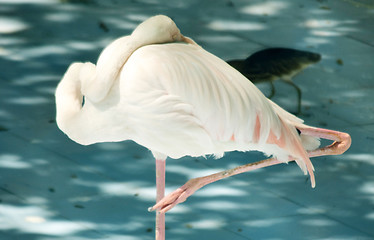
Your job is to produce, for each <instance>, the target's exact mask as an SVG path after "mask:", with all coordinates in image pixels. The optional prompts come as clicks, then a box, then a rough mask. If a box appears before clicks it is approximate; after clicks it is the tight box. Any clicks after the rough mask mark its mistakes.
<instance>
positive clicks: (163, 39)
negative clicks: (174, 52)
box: [131, 15, 184, 44]
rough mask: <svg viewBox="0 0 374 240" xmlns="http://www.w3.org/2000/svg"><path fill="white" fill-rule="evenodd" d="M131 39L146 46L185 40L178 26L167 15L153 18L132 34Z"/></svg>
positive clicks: (140, 25)
mask: <svg viewBox="0 0 374 240" xmlns="http://www.w3.org/2000/svg"><path fill="white" fill-rule="evenodd" d="M131 38H133V39H134V40H136V41H141V42H143V43H145V44H154V43H167V42H179V41H182V40H183V38H184V37H183V35H182V34H181V33H180V30H179V29H178V27H177V25H176V24H175V23H174V21H173V20H171V18H169V17H167V16H165V15H157V16H154V17H151V18H149V19H147V20H145V21H144V22H142V23H141V24H139V26H138V27H137V28H136V29H135V30H134V31H133V32H132V34H131Z"/></svg>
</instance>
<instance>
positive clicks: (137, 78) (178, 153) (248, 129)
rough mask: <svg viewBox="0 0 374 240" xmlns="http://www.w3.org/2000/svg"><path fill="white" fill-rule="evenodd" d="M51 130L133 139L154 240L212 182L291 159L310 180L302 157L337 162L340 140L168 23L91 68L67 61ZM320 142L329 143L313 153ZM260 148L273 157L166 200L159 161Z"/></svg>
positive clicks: (76, 137)
mask: <svg viewBox="0 0 374 240" xmlns="http://www.w3.org/2000/svg"><path fill="white" fill-rule="evenodd" d="M55 98H56V122H57V125H58V127H59V128H60V129H61V130H62V131H63V132H64V133H65V134H67V136H68V137H69V138H70V139H72V140H73V141H75V142H77V143H79V144H82V145H88V144H94V143H98V142H118V141H124V140H133V141H135V142H137V143H138V144H140V145H143V146H145V147H146V148H148V149H150V151H151V152H152V154H153V156H154V157H155V159H156V189H157V190H156V191H157V196H156V204H155V205H154V206H153V207H151V208H150V209H149V210H150V211H156V239H157V240H163V239H165V212H167V211H169V210H170V209H172V208H173V207H174V206H175V205H177V204H178V203H181V202H184V201H185V200H186V199H187V198H188V197H189V196H191V195H192V194H193V193H194V192H195V191H196V190H198V189H199V188H201V187H203V186H204V185H207V184H209V183H212V182H215V181H218V180H220V179H223V178H226V177H229V176H232V175H235V174H239V173H242V172H246V171H250V170H253V169H257V168H262V167H266V166H271V165H275V164H279V163H286V162H289V161H296V163H297V164H298V165H299V167H300V168H301V169H302V171H303V172H304V173H305V174H307V173H309V175H310V179H311V184H312V187H314V186H315V179H314V173H313V171H314V168H313V165H312V163H311V161H310V159H309V158H310V157H314V156H321V155H330V154H341V153H343V152H344V151H346V150H347V149H348V148H349V146H350V143H351V139H350V136H349V135H348V134H347V133H342V132H337V131H332V130H326V129H321V128H315V127H311V126H308V125H305V124H303V121H302V120H301V119H299V118H297V117H296V116H294V115H292V114H290V113H288V112H286V111H285V110H283V109H282V108H281V107H279V106H278V105H277V104H275V103H274V102H272V101H271V100H269V99H267V98H266V97H265V96H264V95H263V94H262V93H261V92H260V91H259V90H258V89H257V88H256V87H255V86H254V85H253V84H252V83H251V82H250V81H248V80H247V79H246V78H245V77H244V76H243V75H242V74H240V73H239V72H238V71H237V70H235V69H234V68H232V67H231V66H230V65H228V64H227V63H226V62H225V61H223V60H221V59H220V58H218V57H216V56H214V55H213V54H211V53H209V52H207V51H205V50H204V49H203V48H202V47H200V46H199V45H198V44H196V43H195V42H194V41H193V40H192V39H191V38H188V37H185V36H183V35H182V34H181V33H180V30H179V29H178V27H177V26H176V24H175V23H174V22H173V21H172V20H171V19H170V18H169V17H167V16H164V15H157V16H154V17H151V18H149V19H147V20H146V21H144V22H143V23H141V24H140V25H139V26H138V27H136V28H135V30H134V31H133V32H132V34H131V35H129V36H125V37H122V38H119V39H117V40H115V41H114V42H112V43H111V44H110V45H109V46H107V47H106V48H105V49H104V50H103V52H102V53H101V54H100V56H99V58H98V61H97V63H96V65H95V64H93V63H90V62H86V63H82V62H75V63H72V64H71V65H70V66H69V68H68V69H67V71H66V73H65V75H64V76H63V78H62V80H61V81H60V83H59V84H58V86H57V89H56V93H55ZM319 138H326V139H330V140H333V141H334V143H333V144H331V145H330V146H327V147H322V148H318V147H319V145H320V143H319ZM234 150H237V151H251V150H259V151H262V152H264V153H265V154H266V155H268V156H273V157H271V158H269V159H265V160H262V161H259V162H256V163H250V164H247V165H244V166H240V167H237V168H234V169H230V170H226V171H223V172H220V173H216V174H213V175H209V176H205V177H200V178H196V179H191V180H189V181H188V182H187V183H186V184H185V185H183V186H182V187H181V188H179V189H177V190H176V191H174V192H172V193H170V194H169V195H168V196H166V197H165V196H164V192H165V162H166V158H167V157H170V158H174V159H175V158H180V157H183V156H193V157H194V156H204V155H208V154H209V155H214V156H216V157H217V158H219V157H222V156H223V154H224V153H225V152H229V151H234Z"/></svg>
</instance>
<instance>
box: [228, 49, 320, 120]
mask: <svg viewBox="0 0 374 240" xmlns="http://www.w3.org/2000/svg"><path fill="white" fill-rule="evenodd" d="M320 60H321V55H320V54H318V53H312V52H307V51H300V50H295V49H290V48H267V49H264V50H261V51H258V52H255V53H254V54H252V55H251V56H249V57H248V58H247V59H245V60H230V61H227V63H228V64H230V65H231V66H232V67H234V68H235V69H236V70H238V71H239V72H241V73H242V74H243V75H244V76H246V77H247V78H248V79H249V80H250V81H252V82H253V83H258V82H270V84H271V94H270V96H269V98H272V97H273V96H274V94H275V87H274V83H273V81H275V80H277V79H281V80H283V81H284V82H285V83H288V84H290V85H291V86H293V87H294V88H295V89H296V91H297V102H298V105H297V106H298V107H297V114H299V113H300V112H301V89H300V88H299V87H298V86H297V85H296V84H295V83H294V82H292V78H293V77H294V76H295V75H297V74H298V73H300V72H301V71H302V70H303V69H304V68H306V67H308V66H309V65H311V64H314V63H317V62H319V61H320Z"/></svg>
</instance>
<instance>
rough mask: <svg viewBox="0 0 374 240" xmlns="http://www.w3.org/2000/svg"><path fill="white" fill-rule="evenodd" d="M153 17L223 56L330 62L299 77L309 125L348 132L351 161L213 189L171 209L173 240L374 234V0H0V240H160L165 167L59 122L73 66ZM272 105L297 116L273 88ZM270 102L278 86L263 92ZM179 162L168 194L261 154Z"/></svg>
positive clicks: (256, 176)
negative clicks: (302, 54)
mask: <svg viewBox="0 0 374 240" xmlns="http://www.w3.org/2000/svg"><path fill="white" fill-rule="evenodd" d="M156 14H165V15H168V16H169V17H171V18H172V19H173V20H174V21H175V22H176V24H177V25H178V27H179V28H180V29H181V32H182V33H183V34H184V35H186V36H189V37H191V38H193V39H194V40H195V41H196V42H197V43H198V44H199V45H201V46H202V47H203V48H205V49H206V50H207V51H209V52H211V53H213V54H215V55H217V56H218V57H220V58H222V59H224V60H232V59H245V58H247V57H248V56H250V55H251V54H252V53H254V52H256V51H258V50H262V49H265V48H269V47H286V48H293V49H299V50H304V51H311V52H315V53H319V54H320V55H321V57H322V59H321V61H319V62H318V63H316V64H313V65H311V66H309V67H308V68H306V69H305V70H304V71H302V72H301V73H300V74H298V75H297V76H295V77H294V78H293V82H294V83H295V84H296V85H297V86H298V87H299V88H300V89H301V92H302V100H301V112H300V113H299V115H298V116H299V117H301V118H303V119H304V120H305V122H306V123H307V124H308V125H313V126H316V127H323V128H329V129H334V130H339V131H344V132H348V133H349V134H351V136H352V140H353V143H352V146H351V148H350V150H348V151H347V152H346V153H345V154H344V155H341V156H328V157H319V158H315V159H312V161H313V164H314V166H315V169H316V171H315V173H316V181H317V187H316V188H315V189H312V188H311V187H310V183H309V180H308V178H307V177H306V176H304V175H303V174H302V172H301V171H300V170H299V169H298V167H297V166H296V165H295V164H293V163H290V164H287V165H286V164H282V165H279V166H274V167H269V168H265V169H261V170H258V171H255V172H250V173H245V174H241V175H238V176H235V177H232V178H229V179H226V180H223V181H220V182H217V183H214V184H212V185H209V186H207V187H205V188H203V189H201V190H200V191H198V192H197V193H196V194H194V195H193V196H192V197H190V198H189V199H188V200H187V201H186V202H185V203H183V204H180V205H178V206H177V207H176V208H175V209H173V210H172V211H170V212H169V213H167V216H166V236H167V239H175V240H177V239H215V240H219V239H233V240H245V239H267V240H278V239H279V240H281V239H282V240H283V239H291V240H292V239H310V240H312V239H334V240H335V239H342V240H357V239H359V240H366V239H374V228H373V226H374V175H373V172H374V150H373V143H374V105H373V100H374V94H373V89H374V82H373V81H374V61H373V60H374V32H373V26H374V3H373V1H371V0H341V1H328V0H315V1H314V0H308V1H307V0H269V1H260V0H251V1H249V0H248V1H245V0H206V1H200V0H189V1H182V0H175V1H166V0H163V1H162V0H160V1H157V0H128V1H119V0H107V1H98V0H96V1H95V0H60V1H57V0H0V69H1V70H0V239H20V240H24V239H27V240H47V239H48V240H50V239H54V240H56V239H69V240H70V239H71V240H86V239H107V240H117V239H122V240H140V239H142V240H144V239H154V213H149V212H148V211H147V208H148V207H150V206H152V205H153V204H154V199H155V174H154V168H155V163H154V159H153V156H152V155H151V153H150V152H149V151H148V150H147V149H145V148H143V147H141V146H139V145H137V144H136V143H134V142H131V141H126V142H121V143H101V144H95V145H91V146H80V145H78V144H76V143H75V142H72V141H71V140H70V139H68V138H67V137H66V136H65V135H64V134H63V133H62V132H61V131H60V130H59V129H58V128H57V126H56V123H55V105H54V91H55V88H56V86H57V84H58V82H59V81H60V79H61V78H62V76H63V74H64V72H65V71H66V69H67V67H68V66H69V65H70V63H72V62H75V61H80V62H85V61H90V62H94V63H95V62H96V60H97V57H98V55H99V54H100V52H101V51H102V49H103V48H104V47H105V46H106V45H108V44H109V43H110V42H111V41H113V40H114V39H116V38H118V37H121V36H124V35H129V34H130V33H131V32H132V30H133V29H134V28H135V27H136V26H137V25H138V24H139V23H140V22H142V21H143V20H145V19H147V18H148V17H150V16H153V15H156ZM274 85H275V89H276V93H275V94H274V97H273V98H272V100H273V101H275V102H276V103H278V104H279V105H280V106H282V107H283V108H285V109H286V110H288V111H290V112H296V111H297V92H296V91H295V90H294V88H293V87H292V86H290V85H288V84H284V82H282V81H275V82H274ZM257 86H258V87H259V88H260V90H261V91H263V92H264V94H265V95H270V91H271V87H270V85H269V83H268V82H262V83H259V84H257ZM263 158H264V156H263V155H262V154H260V153H239V152H232V153H228V154H226V155H225V156H224V157H223V158H222V159H218V160H215V159H213V158H211V157H207V158H190V157H185V158H182V159H168V160H167V163H166V165H167V166H166V171H167V172H166V187H167V192H170V191H172V190H174V189H176V188H178V187H179V186H181V185H183V184H184V183H185V182H186V181H187V180H188V179H191V178H194V177H200V176H204V175H207V174H211V173H215V172H218V171H221V170H224V169H228V168H232V167H235V166H238V165H242V164H245V163H248V162H254V161H257V160H260V159H263Z"/></svg>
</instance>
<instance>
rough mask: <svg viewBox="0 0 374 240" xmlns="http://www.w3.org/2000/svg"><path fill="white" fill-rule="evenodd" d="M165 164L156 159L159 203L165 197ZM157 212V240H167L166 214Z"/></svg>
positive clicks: (157, 197)
mask: <svg viewBox="0 0 374 240" xmlns="http://www.w3.org/2000/svg"><path fill="white" fill-rule="evenodd" d="M165 162H166V161H165V160H159V159H156V188H157V196H156V202H157V203H158V202H159V201H160V200H161V199H163V198H164V196H165ZM155 209H156V208H155ZM156 210H157V212H156V240H165V212H160V211H159V210H160V209H156Z"/></svg>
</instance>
